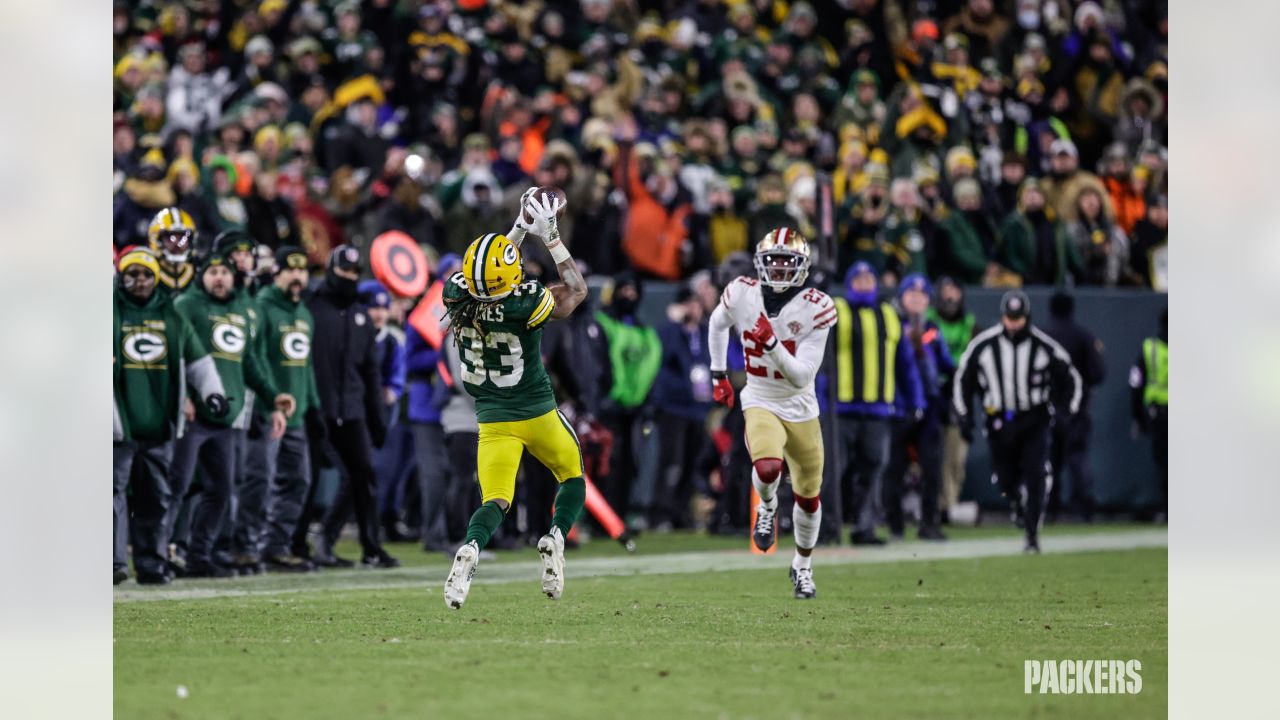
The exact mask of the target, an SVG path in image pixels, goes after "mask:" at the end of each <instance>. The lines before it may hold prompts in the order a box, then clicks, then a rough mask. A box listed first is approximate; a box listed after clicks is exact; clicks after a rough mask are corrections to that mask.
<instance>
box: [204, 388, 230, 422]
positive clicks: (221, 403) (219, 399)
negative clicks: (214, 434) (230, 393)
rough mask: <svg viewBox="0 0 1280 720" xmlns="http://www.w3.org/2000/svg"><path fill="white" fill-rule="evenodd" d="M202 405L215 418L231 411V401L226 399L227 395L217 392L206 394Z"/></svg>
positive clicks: (224, 415)
mask: <svg viewBox="0 0 1280 720" xmlns="http://www.w3.org/2000/svg"><path fill="white" fill-rule="evenodd" d="M204 407H205V409H206V410H208V411H209V414H210V415H212V416H214V417H216V418H222V417H226V416H227V413H228V412H231V403H230V402H229V401H228V400H227V397H226V396H225V395H220V394H218V393H214V394H212V395H208V396H206V397H205V399H204Z"/></svg>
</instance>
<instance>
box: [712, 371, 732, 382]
mask: <svg viewBox="0 0 1280 720" xmlns="http://www.w3.org/2000/svg"><path fill="white" fill-rule="evenodd" d="M728 377H729V373H727V372H725V371H724V370H712V371H711V379H712V380H726V379H728Z"/></svg>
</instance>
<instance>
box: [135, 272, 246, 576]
mask: <svg viewBox="0 0 1280 720" xmlns="http://www.w3.org/2000/svg"><path fill="white" fill-rule="evenodd" d="M119 273H120V274H119V275H118V280H119V282H118V284H117V286H116V289H115V291H114V293H113V298H112V363H111V366H112V378H113V385H114V397H113V408H112V410H113V412H112V432H111V439H112V445H111V465H112V475H113V476H114V485H113V489H112V501H113V505H114V506H115V507H114V510H115V514H114V536H115V537H114V547H113V553H112V565H113V570H114V575H115V577H114V580H115V583H116V584H117V585H118V584H120V583H121V582H124V581H125V580H126V579H128V577H129V573H128V567H127V564H126V559H125V556H126V552H127V550H126V548H127V546H128V545H129V544H130V543H132V545H133V567H134V571H135V572H136V573H137V577H138V582H139V583H140V584H143V585H163V584H166V583H168V582H169V581H170V575H169V572H168V565H167V552H166V551H167V548H168V542H169V540H168V535H167V534H166V533H165V532H164V519H165V515H166V514H167V512H168V510H169V506H170V503H171V502H177V501H180V500H181V498H178V499H177V500H174V499H173V495H172V493H170V491H169V481H168V475H169V464H170V459H171V458H172V456H173V438H174V437H180V436H181V435H182V431H183V429H184V428H183V416H182V414H181V412H180V411H179V405H180V403H181V401H182V398H183V397H184V396H185V395H186V389H185V386H186V383H187V381H190V383H191V386H192V388H193V390H194V391H195V392H194V393H193V394H194V395H195V396H196V397H198V398H201V399H202V405H203V406H204V407H205V411H206V413H207V414H208V415H209V416H210V417H214V418H219V419H222V418H225V417H226V416H227V413H228V409H229V408H228V405H227V398H226V395H225V390H224V389H223V386H222V380H221V379H220V378H219V377H218V372H217V369H216V368H215V367H214V361H213V358H212V357H210V356H209V353H208V351H207V350H205V346H204V344H203V343H202V342H201V341H200V338H199V337H198V336H197V335H196V334H195V332H194V330H193V329H192V327H191V324H190V323H188V322H187V321H186V320H185V319H184V318H183V317H182V316H181V315H179V314H178V312H177V311H176V310H174V307H173V299H172V298H173V296H172V295H170V294H169V293H167V292H156V283H157V278H158V276H159V274H160V265H159V262H158V261H157V260H156V257H155V256H154V255H153V254H152V253H151V251H150V250H146V249H136V250H133V251H130V252H128V253H125V255H124V256H123V257H121V258H120V264H119ZM184 364H185V368H186V372H185V375H184V373H183V367H184ZM131 486H132V490H133V492H132V495H131V498H130V497H129V494H128V493H127V490H128V489H129V488H130V487H131ZM131 515H132V517H131ZM130 530H132V539H130V534H131V533H130Z"/></svg>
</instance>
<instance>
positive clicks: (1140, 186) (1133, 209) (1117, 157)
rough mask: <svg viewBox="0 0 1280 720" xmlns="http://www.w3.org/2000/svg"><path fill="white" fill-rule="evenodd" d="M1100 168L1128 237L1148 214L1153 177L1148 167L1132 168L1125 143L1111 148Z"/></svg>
mask: <svg viewBox="0 0 1280 720" xmlns="http://www.w3.org/2000/svg"><path fill="white" fill-rule="evenodd" d="M1098 166H1099V167H1098V169H1099V174H1101V176H1102V184H1103V185H1104V186H1105V187H1106V189H1107V196H1108V198H1109V199H1110V200H1111V207H1113V208H1114V209H1115V212H1116V224H1117V225H1119V226H1120V229H1121V230H1124V232H1125V234H1126V235H1128V234H1132V233H1133V227H1134V226H1135V225H1137V223H1138V221H1139V220H1141V219H1142V218H1143V216H1144V215H1146V214H1147V198H1146V194H1147V181H1148V180H1149V179H1150V175H1151V173H1150V171H1149V170H1147V169H1146V168H1145V167H1134V168H1131V167H1130V163H1129V157H1128V154H1127V151H1126V150H1125V146H1124V145H1123V144H1122V143H1112V144H1111V145H1110V146H1108V147H1107V151H1106V152H1105V153H1103V155H1102V160H1101V161H1100V162H1099V163H1098Z"/></svg>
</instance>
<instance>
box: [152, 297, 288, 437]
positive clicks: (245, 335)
mask: <svg viewBox="0 0 1280 720" xmlns="http://www.w3.org/2000/svg"><path fill="white" fill-rule="evenodd" d="M173 306H174V308H175V309H176V310H177V311H178V313H179V314H180V315H182V317H183V318H185V319H186V320H187V322H189V323H191V326H192V327H193V328H195V333H196V335H197V336H198V337H199V338H200V341H201V342H202V343H204V344H205V345H206V346H207V347H208V348H209V354H210V355H211V356H212V357H213V362H214V365H215V366H216V367H217V368H218V376H219V377H221V378H222V385H223V387H224V388H226V393H225V394H226V396H227V405H228V407H229V408H230V410H229V412H228V413H227V414H226V416H225V417H221V418H215V417H213V416H212V415H211V414H210V413H209V411H208V408H206V407H205V406H204V404H203V403H196V414H197V416H198V417H199V418H200V419H201V420H203V421H205V422H206V423H208V424H210V425H215V426H218V427H232V426H233V425H237V422H236V421H237V420H241V418H240V415H241V412H242V411H243V410H244V405H245V395H246V392H247V390H250V389H251V390H253V392H255V393H257V394H259V395H262V396H264V397H266V398H274V397H275V396H276V395H277V394H278V392H277V391H276V383H275V381H274V380H273V379H272V378H271V375H270V373H269V372H268V371H267V368H266V367H264V364H263V362H262V355H261V353H260V352H258V351H257V350H256V348H255V339H254V337H253V330H252V327H251V320H250V313H249V311H250V310H251V309H252V307H251V305H250V302H249V301H247V300H246V299H245V298H244V297H242V291H240V290H232V291H231V295H230V296H229V297H228V298H227V299H226V300H217V299H216V298H214V297H213V296H211V295H209V294H208V293H206V292H205V291H204V288H202V287H193V288H192V289H190V290H188V291H187V292H185V293H183V294H182V295H180V296H178V299H176V300H174V301H173Z"/></svg>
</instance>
